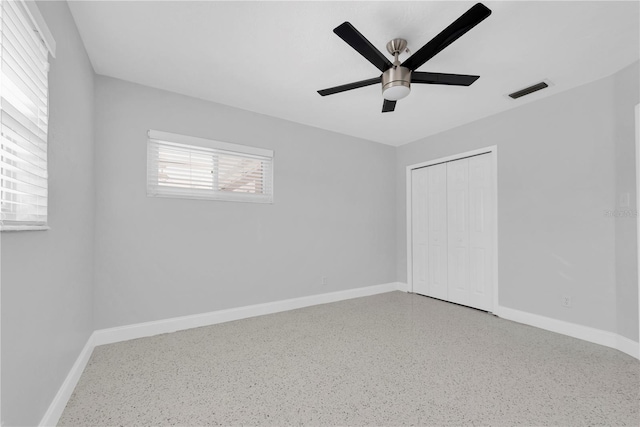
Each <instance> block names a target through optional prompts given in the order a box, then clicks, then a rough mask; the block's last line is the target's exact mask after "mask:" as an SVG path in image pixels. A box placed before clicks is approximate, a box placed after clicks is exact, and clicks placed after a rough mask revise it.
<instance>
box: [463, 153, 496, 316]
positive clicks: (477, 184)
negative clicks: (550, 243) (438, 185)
mask: <svg viewBox="0 0 640 427" xmlns="http://www.w3.org/2000/svg"><path fill="white" fill-rule="evenodd" d="M491 196H492V193H491V156H490V155H489V154H483V155H481V156H475V157H470V158H469V273H470V274H469V277H470V283H469V305H470V306H471V307H476V308H480V309H482V310H491V309H492V308H493V276H492V273H493V271H492V270H493V262H492V250H491V249H492V234H491V230H492V227H493V214H494V213H493V212H492V206H493V201H492V200H491Z"/></svg>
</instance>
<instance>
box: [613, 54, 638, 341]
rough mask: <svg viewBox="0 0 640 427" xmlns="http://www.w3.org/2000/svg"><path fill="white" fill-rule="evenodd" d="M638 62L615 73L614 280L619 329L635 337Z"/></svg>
mask: <svg viewBox="0 0 640 427" xmlns="http://www.w3.org/2000/svg"><path fill="white" fill-rule="evenodd" d="M638 76H640V67H639V66H638V63H635V64H634V65H632V66H630V67H627V68H625V69H624V70H622V71H620V72H619V73H617V74H616V75H615V76H614V80H613V85H614V99H615V104H614V114H615V124H616V126H615V131H616V133H615V155H616V194H617V196H618V206H617V208H616V210H618V211H620V216H617V217H616V218H615V219H614V221H615V228H616V283H617V301H618V304H617V306H618V313H617V314H618V333H619V334H621V335H623V336H625V337H627V338H630V339H632V340H635V341H637V340H638V267H637V264H638V254H637V245H636V240H637V234H636V216H635V215H634V213H637V207H636V166H635V159H636V150H635V143H636V136H635V126H636V123H635V117H634V111H635V106H636V105H637V104H638V102H640V96H639V92H640V87H639V84H638V83H639V81H638V80H639V78H638ZM624 193H629V194H630V195H631V200H630V204H629V206H628V207H624V206H620V199H619V197H620V195H622V194H624Z"/></svg>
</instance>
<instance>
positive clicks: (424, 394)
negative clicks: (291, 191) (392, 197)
mask: <svg viewBox="0 0 640 427" xmlns="http://www.w3.org/2000/svg"><path fill="white" fill-rule="evenodd" d="M639 390H640V362H639V361H638V360H636V359H633V358H632V357H630V356H627V355H625V354H623V353H621V352H619V351H617V350H613V349H610V348H607V347H602V346H599V345H595V344H590V343H588V342H585V341H581V340H577V339H573V338H570V337H566V336H563V335H559V334H555V333H552V332H547V331H544V330H541V329H537V328H533V327H528V326H524V325H521V324H518V323H514V322H510V321H506V320H502V319H499V318H496V317H494V316H492V315H489V314H487V313H483V312H481V311H477V310H473V309H469V308H465V307H461V306H457V305H454V304H448V303H445V302H442V301H438V300H434V299H430V298H426V297H421V296H418V295H412V294H406V293H402V292H392V293H387V294H381V295H376V296H371V297H366V298H358V299H353V300H348V301H342V302H337V303H333V304H326V305H320V306H314V307H309V308H304V309H300V310H294V311H289V312H284V313H279V314H272V315H268V316H262V317H257V318H252V319H246V320H240V321H235V322H230V323H224V324H220V325H214V326H208V327H203V328H197V329H191V330H188V331H183V332H176V333H172V334H165V335H159V336H155V337H150V338H142V339H137V340H132V341H127V342H122V343H117V344H110V345H105V346H100V347H96V349H95V350H94V352H93V355H92V357H91V360H90V361H89V364H88V365H87V367H86V369H85V371H84V373H83V374H82V377H81V379H80V382H79V383H78V386H77V387H76V390H75V392H74V393H73V396H72V397H71V399H70V401H69V403H68V405H67V407H66V409H65V411H64V414H63V415H62V418H61V420H60V425H65V426H83V427H86V426H151V425H153V426H160V425H180V426H198V425H277V426H282V425H332V426H333V425H341V426H343V425H385V426H387V425H407V424H412V425H500V426H512V425H529V426H533V425H535V426H538V425H560V426H569V425H607V426H613V425H627V426H638V425H640V413H639V412H640V409H639V403H640V402H639V393H640V391H639Z"/></svg>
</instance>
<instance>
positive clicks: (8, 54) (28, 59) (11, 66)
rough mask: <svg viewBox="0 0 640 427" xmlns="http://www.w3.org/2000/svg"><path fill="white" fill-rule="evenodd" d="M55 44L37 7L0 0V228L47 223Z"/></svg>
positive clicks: (41, 227) (25, 226)
mask: <svg viewBox="0 0 640 427" xmlns="http://www.w3.org/2000/svg"><path fill="white" fill-rule="evenodd" d="M31 3H34V2H31ZM41 29H44V30H42V31H41ZM47 39H48V40H49V41H48V42H47V41H45V40H47ZM52 45H53V41H52V39H51V35H50V33H49V31H48V29H46V27H45V26H44V21H43V20H42V17H41V15H40V14H39V13H38V12H37V8H35V5H29V4H27V3H26V2H21V1H7V0H1V1H0V57H1V61H0V71H1V73H0V98H1V103H0V112H1V117H0V135H1V136H0V208H1V209H0V229H1V230H23V229H27V230H30V229H43V228H46V225H47V196H48V185H47V179H48V177H47V127H48V93H49V89H48V71H49V61H48V54H49V51H50V49H49V48H50V47H51V46H52ZM51 52H52V53H53V51H52V50H51Z"/></svg>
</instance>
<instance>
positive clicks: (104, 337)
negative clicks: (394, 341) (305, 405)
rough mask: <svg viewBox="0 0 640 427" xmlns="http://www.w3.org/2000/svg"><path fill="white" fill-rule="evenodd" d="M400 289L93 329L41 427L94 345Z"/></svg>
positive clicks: (64, 398)
mask: <svg viewBox="0 0 640 427" xmlns="http://www.w3.org/2000/svg"><path fill="white" fill-rule="evenodd" d="M405 287H406V286H405ZM403 289H404V287H403V284H402V283H399V282H393V283H386V284H383V285H375V286H367V287H364V288H356V289H348V290H346V291H338V292H330V293H326V294H319V295H311V296H308V297H300V298H292V299H288V300H283V301H274V302H268V303H265V304H256V305H249V306H246V307H238V308H231V309H228V310H219V311H212V312H209V313H202V314H195V315H192V316H182V317H174V318H171V319H164V320H158V321H154V322H145V323H137V324H133V325H127V326H121V327H117V328H109V329H99V330H97V331H95V332H93V334H91V336H90V337H89V339H88V340H87V343H86V344H85V346H84V348H83V349H82V351H81V352H80V355H79V356H78V359H77V360H76V362H75V363H74V364H73V367H72V368H71V371H69V374H68V375H67V378H66V379H65V380H64V383H62V386H61V387H60V389H59V390H58V393H57V394H56V396H55V398H54V399H53V402H51V405H50V406H49V409H47V412H46V413H45V415H44V417H42V420H41V421H40V426H41V427H44V426H55V425H56V424H57V423H58V420H59V419H60V416H61V415H62V412H63V411H64V408H65V407H66V406H67V402H68V401H69V398H70V397H71V394H72V393H73V390H74V389H75V387H76V384H78V380H79V379H80V376H81V375H82V372H83V371H84V368H85V367H86V366H87V362H89V358H90V357H91V353H92V352H93V349H94V347H96V346H98V345H103V344H111V343H115V342H121V341H128V340H132V339H135V338H144V337H150V336H153V335H159V334H166V333H169V332H176V331H182V330H185V329H191V328H198V327H200V326H209V325H215V324H217V323H224V322H230V321H233V320H240V319H247V318H249V317H255V316H262V315H265V314H272V313H279V312H282V311H287V310H294V309H297V308H303V307H309V306H312V305H319V304H327V303H330V302H337V301H344V300H348V299H352V298H360V297H366V296H370V295H376V294H383V293H386V292H392V291H397V290H403Z"/></svg>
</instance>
